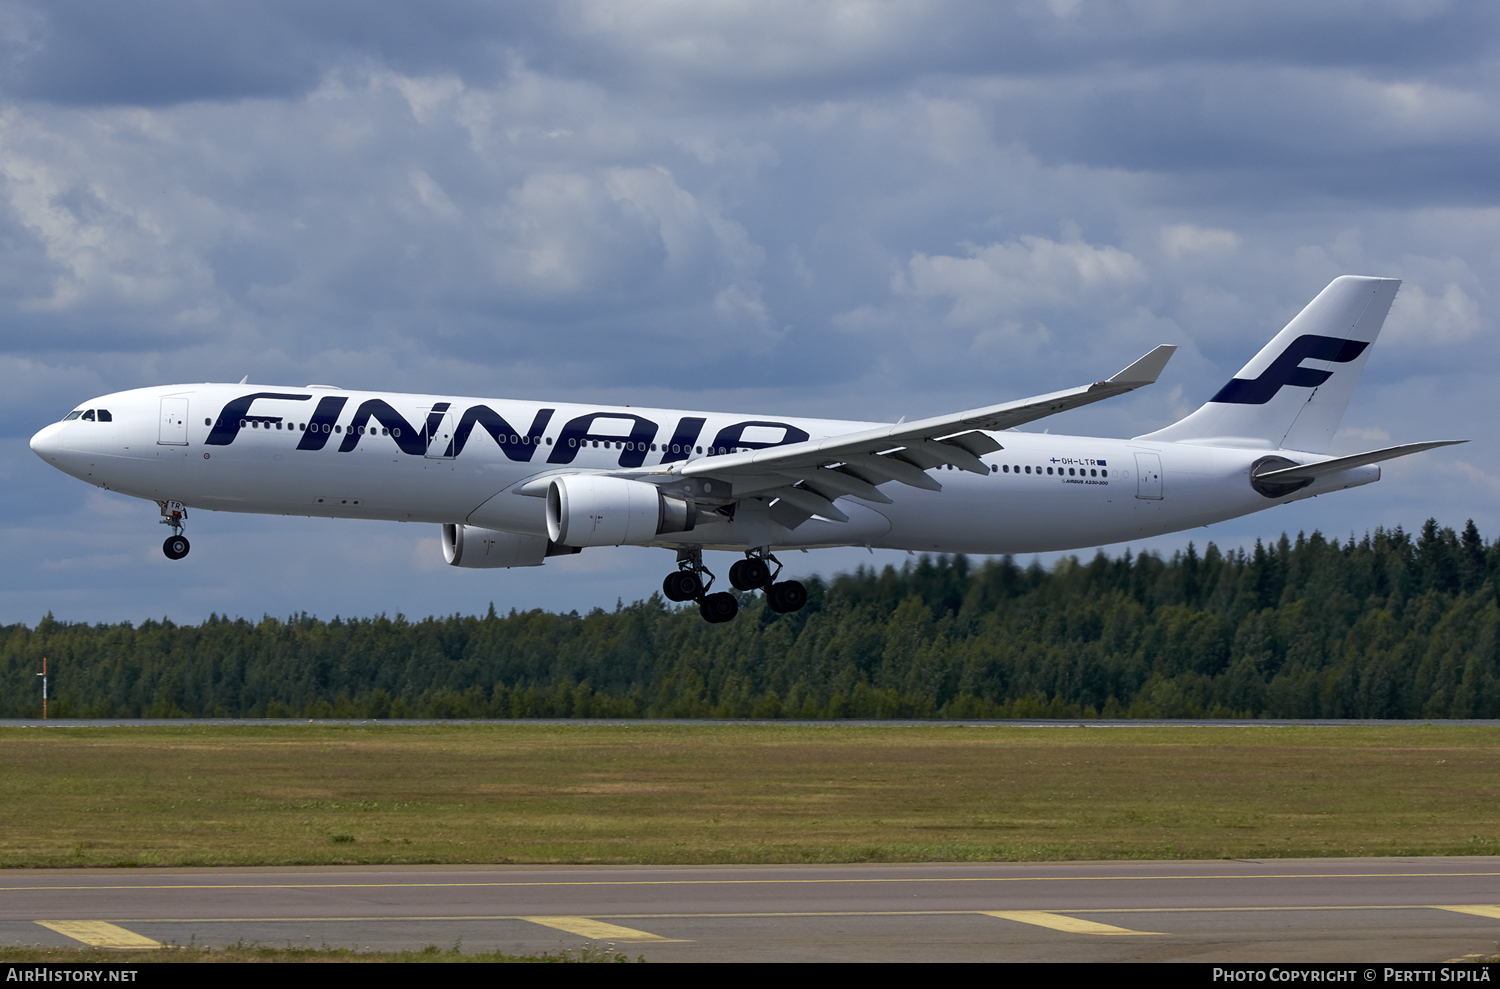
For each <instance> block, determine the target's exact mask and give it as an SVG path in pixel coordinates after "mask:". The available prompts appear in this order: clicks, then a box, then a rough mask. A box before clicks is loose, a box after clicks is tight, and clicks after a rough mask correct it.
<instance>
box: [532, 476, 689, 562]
mask: <svg viewBox="0 0 1500 989" xmlns="http://www.w3.org/2000/svg"><path fill="white" fill-rule="evenodd" d="M697 522H698V508H697V506H696V505H695V504H694V503H693V502H691V501H688V500H687V499H685V498H679V497H677V496H676V495H669V494H666V493H665V492H663V491H662V490H661V489H660V488H658V487H657V486H656V485H654V484H647V483H646V482H644V481H631V480H627V479H625V478H623V477H601V476H599V475H596V474H566V475H564V476H562V477H554V478H553V479H552V483H551V484H549V485H548V486H547V535H548V536H550V537H551V538H552V541H553V542H554V543H560V544H562V545H564V546H644V545H646V544H647V543H649V542H651V541H652V540H653V539H655V538H656V537H657V536H659V535H662V534H663V533H668V532H690V531H692V528H693V526H694V525H696V524H697Z"/></svg>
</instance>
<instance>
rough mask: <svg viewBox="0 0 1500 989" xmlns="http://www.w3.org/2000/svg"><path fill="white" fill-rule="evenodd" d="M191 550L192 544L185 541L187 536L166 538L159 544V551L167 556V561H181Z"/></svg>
mask: <svg viewBox="0 0 1500 989" xmlns="http://www.w3.org/2000/svg"><path fill="white" fill-rule="evenodd" d="M192 548H193V547H192V544H191V543H189V542H188V541H187V536H168V537H167V541H166V542H164V543H162V544H161V551H162V552H163V553H165V554H167V559H169V560H180V559H182V558H183V557H184V556H187V555H188V550H190V549H192Z"/></svg>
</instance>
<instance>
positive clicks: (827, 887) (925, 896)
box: [0, 857, 1500, 962]
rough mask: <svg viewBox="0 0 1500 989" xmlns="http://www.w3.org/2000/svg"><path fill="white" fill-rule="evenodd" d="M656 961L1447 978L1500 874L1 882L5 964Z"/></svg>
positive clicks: (662, 871)
mask: <svg viewBox="0 0 1500 989" xmlns="http://www.w3.org/2000/svg"><path fill="white" fill-rule="evenodd" d="M585 940H595V941H601V942H607V943H611V944H613V945H614V950H616V951H620V952H624V953H626V954H627V955H629V956H630V957H631V958H634V957H636V956H637V955H643V956H645V958H646V959H647V960H648V961H651V962H674V961H692V962H713V961H733V962H741V961H762V962H771V961H864V962H871V961H890V962H896V961H907V962H930V961H1025V962H1046V961H1068V962H1080V961H1083V962H1120V961H1150V962H1156V961H1185V962H1310V961H1319V962H1432V961H1446V960H1453V959H1459V958H1463V957H1465V956H1472V955H1480V954H1483V955H1488V954H1495V953H1497V952H1500V859H1496V858H1488V857H1473V858H1409V859H1300V860H1274V859H1273V860H1263V861H1253V862H1252V861H1212V862H1087V863H1055V864H1053V863H1044V864H981V865H895V866H892V865H840V866H806V867H790V866H745V867H691V868H689V867H683V868H670V867H649V868H646V867H603V868H597V867H568V866H559V867H552V868H538V867H535V866H526V867H482V866H459V867H449V868H441V867H431V866H411V867H379V866H367V867H349V868H338V869H330V868H326V867H319V868H306V869H286V868H276V869H271V868H266V869H174V870H161V871H124V870H116V871H94V870H90V871H83V870H16V871H12V872H7V873H4V874H3V875H0V944H5V945H15V944H48V945H78V944H80V943H83V944H96V945H99V946H101V947H105V948H110V947H123V946H128V945H131V944H136V945H143V946H150V945H153V944H165V945H170V944H188V943H190V942H196V943H198V944H209V945H220V944H225V943H232V942H236V941H243V942H247V943H260V944H264V945H274V946H282V945H287V944H290V945H294V946H312V947H319V946H322V945H327V946H329V947H351V948H356V949H366V948H370V949H381V950H402V949H420V948H422V947H424V946H426V945H429V944H435V945H438V946H440V947H444V948H447V947H451V946H452V945H453V944H454V943H455V942H458V943H460V944H461V947H462V950H464V951H494V950H502V951H507V952H518V953H533V952H544V951H545V952H553V953H556V952H558V951H560V950H565V949H571V948H576V947H578V946H579V945H580V944H581V943H583V942H584V941H585Z"/></svg>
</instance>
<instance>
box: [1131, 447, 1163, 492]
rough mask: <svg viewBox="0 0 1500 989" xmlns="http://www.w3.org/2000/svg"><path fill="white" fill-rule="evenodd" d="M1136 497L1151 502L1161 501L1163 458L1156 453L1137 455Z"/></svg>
mask: <svg viewBox="0 0 1500 989" xmlns="http://www.w3.org/2000/svg"><path fill="white" fill-rule="evenodd" d="M1135 474H1136V482H1135V496H1136V497H1137V498H1146V499H1149V500H1151V501H1160V500H1161V498H1162V493H1161V457H1158V456H1157V455H1156V454H1154V453H1137V454H1136V455H1135Z"/></svg>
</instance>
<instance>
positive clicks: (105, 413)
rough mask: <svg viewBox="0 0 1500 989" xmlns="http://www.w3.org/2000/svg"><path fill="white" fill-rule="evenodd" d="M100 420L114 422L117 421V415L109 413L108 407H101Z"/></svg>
mask: <svg viewBox="0 0 1500 989" xmlns="http://www.w3.org/2000/svg"><path fill="white" fill-rule="evenodd" d="M99 421H100V422H114V421H115V417H114V416H112V415H110V414H109V410H108V409H100V410H99Z"/></svg>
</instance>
